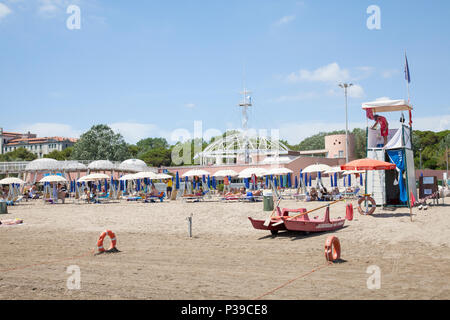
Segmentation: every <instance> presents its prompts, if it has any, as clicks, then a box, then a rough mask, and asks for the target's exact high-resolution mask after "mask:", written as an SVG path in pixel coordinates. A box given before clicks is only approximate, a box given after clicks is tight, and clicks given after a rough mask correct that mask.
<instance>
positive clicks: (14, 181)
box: [0, 177, 25, 184]
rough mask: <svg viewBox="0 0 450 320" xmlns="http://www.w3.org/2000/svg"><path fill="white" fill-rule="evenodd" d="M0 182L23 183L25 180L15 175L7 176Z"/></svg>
mask: <svg viewBox="0 0 450 320" xmlns="http://www.w3.org/2000/svg"><path fill="white" fill-rule="evenodd" d="M0 184H25V181H23V180H22V179H19V178H15V177H7V178H4V179H2V180H0Z"/></svg>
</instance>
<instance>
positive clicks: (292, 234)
mask: <svg viewBox="0 0 450 320" xmlns="http://www.w3.org/2000/svg"><path fill="white" fill-rule="evenodd" d="M347 227H348V226H344V227H342V228H341V229H339V230H343V229H345V228H347ZM339 230H332V231H324V232H310V233H307V232H302V231H289V230H286V231H281V232H279V233H278V234H275V235H272V234H268V235H266V236H263V237H261V238H258V240H264V239H275V238H290V239H291V241H295V240H301V239H306V238H313V237H318V236H321V235H324V234H327V233H334V232H336V231H339Z"/></svg>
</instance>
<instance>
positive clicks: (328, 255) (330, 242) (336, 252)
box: [325, 236, 341, 262]
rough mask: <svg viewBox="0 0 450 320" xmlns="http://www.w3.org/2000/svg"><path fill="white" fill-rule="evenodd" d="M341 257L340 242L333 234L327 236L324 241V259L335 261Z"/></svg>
mask: <svg viewBox="0 0 450 320" xmlns="http://www.w3.org/2000/svg"><path fill="white" fill-rule="evenodd" d="M340 257H341V243H340V242H339V239H338V238H337V237H335V236H329V237H328V238H327V240H326V241H325V259H327V261H331V262H333V261H336V260H338V259H339V258H340Z"/></svg>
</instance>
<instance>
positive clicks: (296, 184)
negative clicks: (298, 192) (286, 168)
mask: <svg viewBox="0 0 450 320" xmlns="http://www.w3.org/2000/svg"><path fill="white" fill-rule="evenodd" d="M294 180H295V189H297V188H298V179H297V176H295V179H294Z"/></svg>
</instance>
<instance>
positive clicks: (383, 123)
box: [372, 115, 389, 145]
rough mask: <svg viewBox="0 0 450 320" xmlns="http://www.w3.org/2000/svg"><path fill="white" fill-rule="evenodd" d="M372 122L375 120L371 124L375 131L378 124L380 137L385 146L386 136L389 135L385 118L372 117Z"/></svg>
mask: <svg viewBox="0 0 450 320" xmlns="http://www.w3.org/2000/svg"><path fill="white" fill-rule="evenodd" d="M373 120H375V123H374V124H373V126H372V129H375V128H376V126H377V124H380V131H381V136H382V137H383V139H384V145H386V144H387V136H388V134H389V124H388V122H387V120H386V118H385V117H383V116H379V115H374V116H373Z"/></svg>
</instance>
